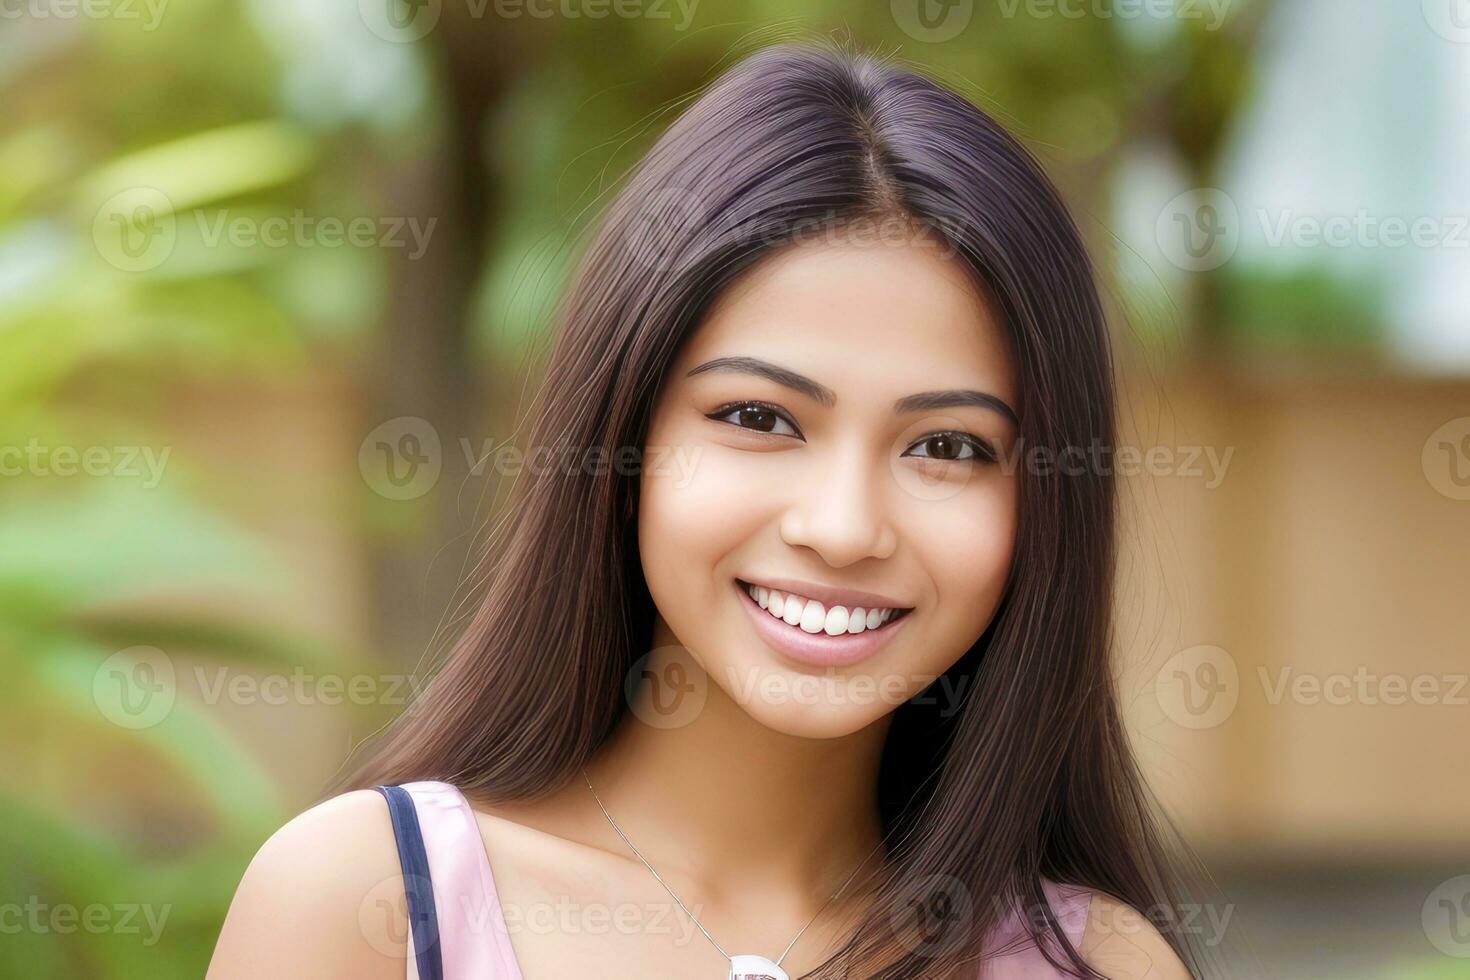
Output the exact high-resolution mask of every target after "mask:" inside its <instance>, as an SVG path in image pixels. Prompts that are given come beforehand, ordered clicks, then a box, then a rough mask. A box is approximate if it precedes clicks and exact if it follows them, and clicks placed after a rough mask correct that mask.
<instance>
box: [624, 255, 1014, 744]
mask: <svg viewBox="0 0 1470 980" xmlns="http://www.w3.org/2000/svg"><path fill="white" fill-rule="evenodd" d="M1016 384H1017V382H1016V376H1015V367H1014V364H1013V362H1012V356H1011V352H1010V349H1009V343H1008V340H1007V338H1006V336H1005V333H1004V331H1003V328H1002V326H1001V324H1000V322H999V321H998V319H997V317H996V315H995V314H994V313H993V312H992V308H991V303H990V302H989V301H988V300H987V299H986V298H985V296H984V295H983V294H982V293H981V292H980V291H979V290H978V289H977V287H976V286H975V285H974V283H973V282H972V280H971V279H970V278H969V276H968V274H967V271H966V269H965V268H964V267H963V265H962V264H961V262H960V260H959V259H957V258H954V257H953V256H951V255H949V254H948V253H947V251H946V249H945V247H944V246H943V245H941V244H940V243H938V242H937V241H935V240H933V239H927V238H909V239H908V240H907V241H906V242H905V243H902V244H900V243H896V242H886V243H883V244H871V243H870V244H856V243H850V242H844V243H841V244H834V243H832V242H824V243H802V244H797V245H792V246H789V247H787V248H785V249H783V250H781V251H778V252H775V253H772V254H771V255H769V256H767V257H766V258H765V259H764V261H762V262H761V263H759V264H758V265H756V266H755V267H754V268H753V269H751V270H750V271H748V272H747V273H746V274H745V275H744V276H742V277H741V278H740V279H739V280H738V281H737V282H736V283H734V284H733V285H732V286H731V287H730V288H729V289H727V290H726V291H725V292H724V293H722V294H721V296H720V297H719V298H718V300H717V302H716V304H715V306H714V307H713V308H712V309H711V310H710V312H709V313H708V315H707V316H706V317H705V319H704V321H703V322H702V323H701V324H700V325H699V327H698V329H697V330H696V331H695V332H694V333H693V335H692V336H691V337H690V338H689V339H688V341H687V342H686V343H685V344H684V346H683V348H682V350H681V351H680V353H679V355H678V357H677V359H676V360H675V362H674V364H673V367H672V369H671V371H670V373H669V374H668V376H667V378H666V380H665V381H664V384H663V387H662V389H661V390H660V392H659V395H658V401H657V403H656V405H655V409H654V416H653V419H652V423H651V429H650V431H649V435H648V440H647V446H646V447H645V449H646V455H645V457H644V462H645V469H644V472H643V476H642V487H641V501H640V511H639V525H638V541H639V548H640V551H641V557H642V562H643V568H644V573H645V576H646V578H647V582H648V587H649V590H650V591H651V593H652V596H653V601H654V604H655V605H656V606H657V609H658V613H659V616H660V617H661V618H662V620H663V624H664V625H666V626H667V628H668V630H669V631H670V632H671V633H672V635H673V637H674V638H675V641H676V642H677V643H678V644H679V645H681V646H683V647H685V648H687V649H688V651H689V653H690V654H691V655H692V656H693V658H694V659H695V660H696V661H697V662H698V663H699V664H700V666H702V667H703V668H704V670H705V672H706V673H707V674H708V676H709V678H710V680H711V681H712V682H713V684H714V685H716V686H717V687H718V688H719V690H720V691H723V692H724V694H725V695H727V696H728V697H730V698H731V699H732V700H734V701H735V702H737V703H738V704H740V705H741V706H742V708H744V710H745V711H746V712H747V713H749V714H750V715H751V716H752V717H754V718H755V719H756V720H758V721H759V722H761V723H762V724H764V725H766V726H767V727H769V728H773V729H776V730H779V731H783V732H786V733H789V734H793V735H801V736H806V737H818V738H831V737H838V736H842V735H846V734H849V733H851V732H854V731H857V730H858V729H861V728H863V727H866V726H867V725H869V724H870V723H872V722H873V721H875V720H877V719H879V718H881V717H883V716H884V715H885V714H887V713H888V712H891V711H892V710H893V709H894V708H896V707H897V706H898V705H899V704H901V703H902V702H903V701H905V700H907V699H908V698H910V697H912V696H913V695H914V694H916V693H918V692H919V691H921V690H922V689H923V688H924V687H925V686H927V685H928V684H929V683H930V682H931V681H932V680H934V678H935V677H937V676H938V675H939V674H942V673H943V672H944V671H945V670H947V669H948V668H949V667H950V666H951V665H952V664H953V663H954V662H955V661H956V660H957V659H958V658H959V657H960V656H961V655H962V654H963V653H964V652H965V651H966V650H967V649H968V648H969V647H970V646H971V645H972V644H973V643H974V641H975V640H976V639H977V638H978V637H979V636H980V634H981V633H982V632H983V631H984V629H985V627H986V625H987V624H988V623H989V622H990V620H991V617H992V616H993V615H994V613H995V609H996V606H997V604H998V603H999V601H1000V597H1001V595H1002V592H1003V591H1004V588H1005V584H1006V578H1007V575H1008V572H1009V569H1010V565H1011V553H1012V548H1013V545H1014V541H1015V528H1016V475H1015V472H1014V468H1013V467H1011V466H1009V465H1007V463H1006V460H1007V459H1009V458H1010V457H1009V455H1008V454H1009V453H1010V452H1012V451H1013V449H1014V446H1015V442H1016V440H1017V438H1018V433H1017V429H1016V423H1015V420H1014V418H1013V409H1014V407H1015V406H1016V404H1017V397H1016V396H1017V391H1016ZM747 585H752V586H756V587H758V588H757V591H756V596H755V597H751V596H750V594H749V591H748V590H747V588H746V586H747ZM762 605H764V606H765V608H762ZM884 609H891V610H894V611H893V612H884V611H882V610H884ZM778 610H779V616H778V615H776V614H775V613H776V611H778ZM860 623H861V626H859V624H860ZM873 627H876V628H873ZM964 693H965V692H963V691H949V692H945V691H943V690H940V691H938V692H937V693H936V694H935V695H934V696H936V697H938V698H940V699H955V700H956V701H957V699H958V698H959V697H960V696H961V695H963V694H964ZM710 694H711V695H712V696H717V694H718V692H717V691H715V690H714V688H713V687H712V688H711V689H710ZM942 707H946V708H949V709H953V708H955V707H957V703H952V704H945V705H942Z"/></svg>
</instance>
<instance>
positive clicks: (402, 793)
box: [373, 786, 444, 980]
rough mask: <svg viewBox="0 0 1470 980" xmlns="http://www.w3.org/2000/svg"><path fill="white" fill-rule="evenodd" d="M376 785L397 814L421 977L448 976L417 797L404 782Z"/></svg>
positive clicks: (395, 833) (401, 861) (397, 836)
mask: <svg viewBox="0 0 1470 980" xmlns="http://www.w3.org/2000/svg"><path fill="white" fill-rule="evenodd" d="M373 789H375V790H377V791H378V792H379V793H382V794H383V798H384V799H385V800H387V801H388V815H389V816H390V817H392V818H393V837H394V838H395V839H396V840H397V841H398V863H399V864H400V865H401V866H402V868H403V892H404V894H405V895H406V896H407V897H408V924H409V929H410V930H411V931H412V933H413V950H414V955H415V958H416V959H417V961H418V968H419V980H444V964H443V962H442V961H441V957H440V955H439V916H438V914H437V912H436V911H435V909H434V888H433V884H432V882H431V881H430V879H429V856H428V854H426V853H425V852H424V835H423V832H422V831H420V830H419V814H418V811H417V810H416V809H414V805H413V797H411V796H409V795H408V790H406V789H404V788H403V787H402V786H374V787H373Z"/></svg>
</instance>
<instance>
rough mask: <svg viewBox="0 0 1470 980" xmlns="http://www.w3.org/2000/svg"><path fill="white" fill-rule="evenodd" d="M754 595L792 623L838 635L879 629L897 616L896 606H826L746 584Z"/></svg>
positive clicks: (777, 616) (768, 608)
mask: <svg viewBox="0 0 1470 980" xmlns="http://www.w3.org/2000/svg"><path fill="white" fill-rule="evenodd" d="M746 591H747V592H749V593H750V597H751V598H752V599H754V600H755V601H756V603H757V604H758V605H759V606H760V607H761V608H762V609H764V610H765V611H766V612H768V613H770V614H771V615H772V616H774V617H775V618H777V619H779V620H781V621H782V622H784V623H787V624H788V625H791V626H797V627H800V628H801V629H802V630H803V631H804V632H807V633H826V634H827V635H828V636H838V635H840V634H843V633H861V632H862V631H863V630H870V629H877V628H878V627H879V626H881V625H883V624H884V623H886V622H888V620H890V619H892V618H893V613H894V610H892V609H864V608H863V607H862V606H855V607H853V608H852V609H848V608H847V607H846V606H838V605H833V606H824V605H822V604H821V603H820V602H818V601H817V600H816V599H808V598H806V597H805V596H799V595H792V594H791V593H789V592H787V593H783V592H777V591H776V590H775V589H767V588H766V587H765V586H763V585H751V586H747V587H746Z"/></svg>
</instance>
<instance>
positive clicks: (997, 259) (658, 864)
mask: <svg viewBox="0 0 1470 980" xmlns="http://www.w3.org/2000/svg"><path fill="white" fill-rule="evenodd" d="M1111 375H1112V369H1111V364H1110V354H1109V347H1108V336H1107V331H1106V327H1105V324H1104V319H1103V315H1102V312H1101V309H1100V304H1099V300H1098V296H1097V292H1096V288H1095V286H1094V283H1093V280H1092V275H1091V271H1090V267H1089V262H1088V259H1087V256H1086V254H1085V252H1084V250H1083V246H1082V244H1081V242H1080V240H1079V236H1078V234H1077V232H1076V230H1075V228H1074V226H1073V224H1072V222H1071V220H1070V219H1069V217H1068V215H1067V212H1066V210H1065V208H1064V207H1063V205H1062V203H1061V201H1060V200H1059V198H1058V196H1057V194H1056V192H1055V190H1054V189H1053V187H1052V185H1051V184H1050V183H1049V182H1048V180H1047V179H1046V177H1045V176H1044V175H1043V173H1042V171H1041V170H1040V168H1039V167H1038V165H1037V164H1036V163H1035V162H1034V161H1033V159H1032V158H1031V157H1030V156H1029V155H1028V154H1027V153H1026V151H1025V150H1024V149H1023V148H1022V147H1021V146H1020V145H1019V144H1018V143H1017V142H1015V141H1014V140H1013V139H1012V138H1011V137H1009V136H1008V135H1007V134H1006V133H1005V132H1004V131H1003V130H1002V129H1001V128H1000V127H999V126H998V125H997V124H996V123H995V122H994V121H992V120H991V119H990V118H988V117H987V116H986V115H984V114H983V113H981V112H980V111H978V110H977V109H976V108H975V107H974V106H973V105H971V104H970V103H969V102H967V101H966V100H965V99H963V98H961V97H960V96H958V95H957V94H955V93H954V92H952V91H950V90H948V89H946V88H945V87H943V86H942V85H940V84H937V83H936V82H934V81H931V80H929V79H927V78H925V77H923V76H921V75H919V74H916V73H913V72H910V71H907V70H903V69H901V68H899V67H897V66H895V65H893V64H890V63H886V62H884V61H881V60H878V59H874V58H872V57H870V56H866V55H862V54H855V53H851V52H848V51H846V50H839V49H834V48H831V47H829V46H826V45H821V44H817V45H807V44H782V45H777V46H773V47H769V48H766V49H763V50H761V51H758V52H756V53H755V54H753V55H751V56H750V57H748V58H747V59H745V60H744V61H742V62H741V63H739V64H738V65H736V66H735V67H734V68H733V69H732V70H730V71H729V72H728V73H727V74H725V75H724V76H723V77H721V78H720V79H719V80H718V81H717V82H716V83H715V84H714V85H713V86H712V87H711V88H710V89H709V90H708V91H707V92H706V93H705V94H704V95H703V96H702V97H701V98H700V99H699V100H698V101H697V102H695V103H694V104H693V105H692V106H691V107H690V108H689V109H688V110H687V111H686V112H685V113H684V114H683V115H682V116H681V117H680V118H679V119H678V120H677V121H676V122H675V123H674V124H673V125H672V126H671V127H670V128H669V129H668V131H667V132H666V133H664V134H663V136H662V138H661V139H660V140H659V141H658V143H657V145H656V146H655V147H654V148H653V149H652V151H651V152H650V153H649V154H648V155H647V157H646V158H645V159H644V160H643V161H642V162H641V164H640V165H639V166H638V168H637V169H636V170H635V172H634V174H633V175H632V177H631V180H630V181H629V183H628V184H627V186H626V187H625V189H624V190H623V191H622V192H621V193H620V194H619V195H618V197H617V198H616V200H615V201H614V203H613V204H612V206H611V208H610V211H609V213H608V214H607V216H606V219H605V221H604V223H603V225H602V227H601V229H600V233H599V234H598V236H597V237H596V239H595V241H594V242H593V244H592V245H591V247H590V251H589V252H588V254H586V255H585V256H584V258H583V261H582V264H581V268H580V270H579V273H578V276H577V278H576V280H575V283H574V287H573V289H572V291H571V293H570V295H569V303H568V305H567V308H566V309H565V311H564V318H563V324H562V327H561V332H560V334H559V335H558V337H557V341H556V344H555V346H554V349H553V351H552V354H551V359H550V364H549V369H548V374H547V377H546V381H545V384H544V387H543V388H542V389H541V391H540V394H539V397H538V399H537V403H536V405H535V406H534V412H533V430H532V432H531V434H530V446H529V448H530V449H531V450H532V452H533V455H532V456H531V457H530V458H529V460H528V465H527V467H526V471H525V475H523V476H522V477H521V479H520V481H519V483H518V484H517V487H516V493H515V495H514V497H513V499H512V501H511V509H510V512H509V513H508V514H507V515H505V517H504V518H503V521H502V523H501V525H500V526H501V527H502V528H503V529H504V532H503V534H502V535H500V536H498V537H496V539H495V541H494V542H493V543H494V545H495V547H494V549H493V556H492V558H491V559H487V567H486V568H485V569H484V570H483V571H482V574H483V575H484V576H485V578H486V580H487V581H486V590H485V597H484V600H483V603H482V605H480V607H479V609H478V612H477V614H476V615H475V616H474V618H473V620H472V622H471V623H470V625H469V627H468V628H467V630H466V631H465V633H464V635H463V637H462V638H461V640H460V642H459V643H458V645H457V646H456V647H455V649H454V650H453V651H452V653H451V654H450V656H449V657H448V659H447V661H446V662H445V663H444V664H443V665H442V667H441V669H440V670H439V671H438V673H437V675H436V677H435V679H434V680H433V682H432V684H431V685H430V686H429V687H428V689H427V691H426V693H425V694H424V696H423V697H422V698H421V699H419V700H418V701H417V702H416V703H415V705H414V706H413V707H412V708H411V709H410V710H409V711H408V712H407V713H406V714H405V715H404V717H403V718H401V719H400V721H399V723H398V724H397V725H396V727H395V728H394V729H393V730H392V731H391V732H390V733H389V735H388V737H387V739H386V741H385V742H384V743H383V745H382V746H381V747H380V749H379V750H378V752H377V753H376V755H375V757H374V758H373V759H372V761H371V762H370V763H369V764H368V765H367V766H366V767H365V768H364V769H363V770H362V774H361V778H360V779H358V780H356V781H354V782H353V783H351V784H348V785H352V786H357V787H359V788H357V789H354V790H352V791H349V792H345V793H341V794H340V795H337V796H334V797H332V798H330V799H328V800H326V801H325V802H323V803H321V804H320V805H318V806H316V807H314V808H313V809H311V810H308V811H307V812H305V813H303V814H301V815H300V816H298V817H297V818H295V819H294V820H292V821H291V822H290V823H288V824H287V825H286V826H285V827H284V828H282V829H281V830H280V831H278V832H277V833H276V834H275V835H274V836H273V837H272V838H271V839H270V840H269V841H267V842H266V844H265V845H264V846H263V847H262V848H261V850H260V853H259V854H258V855H257V856H256V858H255V860H254V861H253V862H252V863H251V865H250V868H249V870H248V871H247V872H246V874H245V877H244V880H243V881H242V882H241V885H240V889H239V892H238V894H237V895H236V898H235V901H234V904H233V905H232V907H231V909H230V913H229V916H228V919H227V921H226V923H225V925H224V929H223V932H222V934H221V936H220V939H219V944H218V947H217V949H216V952H215V957H214V962H213V964H212V966H211V970H210V974H209V976H210V977H211V978H212V980H230V978H236V977H265V976H268V977H273V978H289V977H301V978H308V977H310V978H313V980H316V978H322V977H351V978H355V980H375V978H382V980H399V978H402V977H405V976H407V977H410V978H413V977H419V978H421V980H429V978H430V977H439V976H443V977H448V978H462V980H468V978H475V980H489V978H494V980H515V978H522V977H523V978H525V980H562V978H584V977H597V978H634V977H636V978H649V977H657V978H665V977H667V978H697V977H722V976H727V975H728V976H738V977H742V978H759V977H769V978H784V977H788V976H789V977H798V976H802V977H850V978H867V977H924V978H951V977H964V978H974V977H987V978H1001V977H1020V976H1025V977H1047V976H1094V977H1095V976H1109V977H1129V978H1144V977H1149V978H1176V977H1187V976H1190V975H1191V971H1190V968H1187V967H1186V966H1185V961H1190V962H1191V963H1192V962H1193V960H1192V955H1191V953H1190V952H1189V950H1188V947H1187V945H1186V943H1185V941H1184V938H1183V935H1182V934H1183V930H1181V929H1178V928H1177V927H1176V926H1175V925H1174V924H1173V923H1172V920H1171V919H1170V918H1169V917H1168V916H1165V917H1164V919H1163V921H1162V924H1161V926H1160V927H1156V926H1155V925H1154V924H1152V923H1151V922H1150V919H1153V918H1154V917H1155V913H1156V912H1157V910H1159V909H1170V908H1178V905H1177V904H1176V903H1177V901H1178V895H1177V893H1176V892H1175V891H1174V890H1173V889H1174V887H1175V886H1174V884H1173V878H1172V877H1171V874H1170V871H1169V868H1168V866H1167V862H1166V860H1165V856H1164V847H1163V845H1162V844H1161V843H1160V839H1159V831H1158V830H1157V829H1156V826H1155V823H1154V820H1153V818H1152V816H1151V810H1150V807H1149V803H1148V796H1147V794H1146V792H1145V791H1144V789H1143V787H1142V784H1141V782H1140V779H1139V776H1138V774H1137V772H1136V770H1135V767H1134V763H1133V761H1132V758H1131V756H1130V753H1129V749H1128V747H1127V745H1126V741H1125V736H1124V730H1123V726H1122V725H1121V723H1120V720H1119V714H1118V709H1117V704H1116V700H1115V694H1114V691H1113V688H1112V684H1111V677H1112V674H1111V671H1110V665H1109V640H1110V602H1111V599H1112V581H1113V565H1114V547H1115V546H1114V533H1115V532H1114V493H1115V488H1114V485H1113V481H1112V478H1111V475H1110V470H1109V469H1108V468H1107V467H1106V466H1105V465H1098V464H1097V460H1098V458H1099V457H1098V450H1099V448H1100V447H1101V448H1102V449H1103V450H1106V448H1107V447H1109V446H1111V445H1112V443H1113V441H1114V437H1115V436H1114V418H1113V386H1112V376H1111ZM535 453H540V454H541V455H540V456H539V457H537V456H536V455H534V454H535ZM537 458H539V459H541V460H543V461H545V462H550V461H552V460H554V461H555V462H554V463H553V465H539V466H538V465H532V462H531V461H534V460H536V459H537ZM394 910H397V912H396V914H394ZM1135 910H1145V911H1148V912H1149V913H1150V914H1149V915H1148V916H1147V917H1144V916H1141V915H1139V914H1138V912H1137V911H1135ZM404 911H406V912H407V915H406V917H405V915H404ZM395 924H396V925H395Z"/></svg>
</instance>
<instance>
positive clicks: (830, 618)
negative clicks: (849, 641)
mask: <svg viewBox="0 0 1470 980" xmlns="http://www.w3.org/2000/svg"><path fill="white" fill-rule="evenodd" d="M822 629H824V630H826V631H827V635H828V636H836V635H837V634H838V633H846V632H847V610H846V609H844V608H842V607H841V606H833V607H832V608H831V609H828V610H827V619H826V621H825V622H824V623H822Z"/></svg>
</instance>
